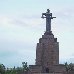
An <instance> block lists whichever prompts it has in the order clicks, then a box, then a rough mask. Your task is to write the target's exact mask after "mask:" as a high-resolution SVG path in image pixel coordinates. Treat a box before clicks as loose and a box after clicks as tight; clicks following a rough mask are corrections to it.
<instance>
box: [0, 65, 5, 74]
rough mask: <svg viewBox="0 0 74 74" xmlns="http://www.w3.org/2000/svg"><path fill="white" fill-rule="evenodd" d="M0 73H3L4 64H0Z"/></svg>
mask: <svg viewBox="0 0 74 74" xmlns="http://www.w3.org/2000/svg"><path fill="white" fill-rule="evenodd" d="M0 74H5V66H4V65H3V64H0Z"/></svg>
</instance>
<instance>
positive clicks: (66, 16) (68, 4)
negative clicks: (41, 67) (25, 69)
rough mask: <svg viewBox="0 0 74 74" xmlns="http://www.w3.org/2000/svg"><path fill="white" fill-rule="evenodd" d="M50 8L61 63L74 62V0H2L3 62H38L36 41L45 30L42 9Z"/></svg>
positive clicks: (0, 46)
mask: <svg viewBox="0 0 74 74" xmlns="http://www.w3.org/2000/svg"><path fill="white" fill-rule="evenodd" d="M47 9H50V10H51V12H52V13H53V16H56V19H53V20H52V32H53V34H54V37H55V38H57V39H58V42H59V53H60V54H59V56H60V57H59V60H60V63H65V62H66V61H67V62H69V63H70V62H72V63H74V0H0V63H2V64H4V65H5V66H6V67H14V66H16V67H17V66H21V64H22V62H28V65H34V64H35V58H36V44H37V43H38V42H39V38H41V37H42V35H43V34H44V32H45V26H46V23H45V22H46V21H45V19H42V18H41V15H42V13H45V12H46V10H47Z"/></svg>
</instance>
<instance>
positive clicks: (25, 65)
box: [22, 62, 28, 71]
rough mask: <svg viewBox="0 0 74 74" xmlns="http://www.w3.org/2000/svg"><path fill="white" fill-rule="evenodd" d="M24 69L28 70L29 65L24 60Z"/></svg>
mask: <svg viewBox="0 0 74 74" xmlns="http://www.w3.org/2000/svg"><path fill="white" fill-rule="evenodd" d="M22 66H23V70H24V71H28V65H27V62H22Z"/></svg>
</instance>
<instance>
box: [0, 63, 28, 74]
mask: <svg viewBox="0 0 74 74" xmlns="http://www.w3.org/2000/svg"><path fill="white" fill-rule="evenodd" d="M27 71H28V65H27V62H22V67H17V68H15V66H14V68H7V69H6V68H5V66H4V65H3V64H0V74H21V73H23V72H27Z"/></svg>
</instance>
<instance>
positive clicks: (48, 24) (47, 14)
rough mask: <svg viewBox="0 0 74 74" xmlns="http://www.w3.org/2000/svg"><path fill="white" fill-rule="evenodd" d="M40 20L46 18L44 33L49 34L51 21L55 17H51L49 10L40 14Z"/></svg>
mask: <svg viewBox="0 0 74 74" xmlns="http://www.w3.org/2000/svg"><path fill="white" fill-rule="evenodd" d="M42 18H43V19H44V18H46V32H48V33H49V32H51V19H53V18H56V17H52V13H50V10H49V9H47V12H46V13H42Z"/></svg>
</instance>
